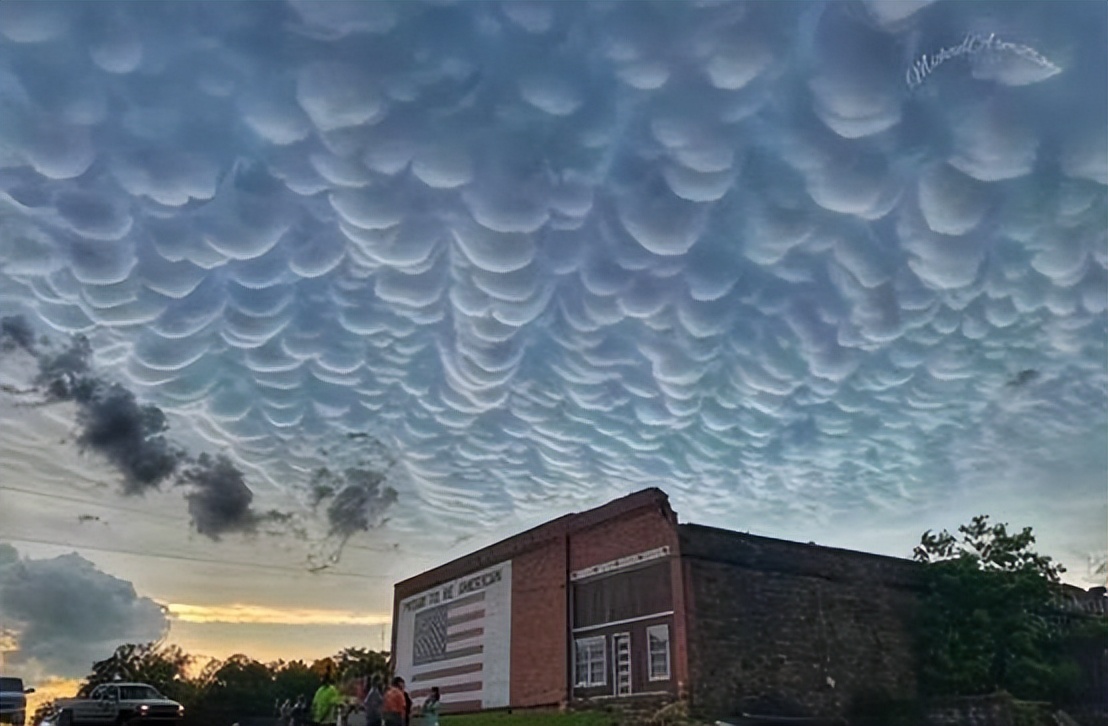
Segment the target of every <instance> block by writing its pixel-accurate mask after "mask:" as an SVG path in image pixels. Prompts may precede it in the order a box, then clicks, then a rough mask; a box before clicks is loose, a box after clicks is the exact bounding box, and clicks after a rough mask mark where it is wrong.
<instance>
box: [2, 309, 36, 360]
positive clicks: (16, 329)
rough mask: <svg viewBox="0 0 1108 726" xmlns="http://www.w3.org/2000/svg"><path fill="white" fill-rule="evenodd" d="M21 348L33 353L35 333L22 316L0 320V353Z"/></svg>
mask: <svg viewBox="0 0 1108 726" xmlns="http://www.w3.org/2000/svg"><path fill="white" fill-rule="evenodd" d="M13 348H22V349H23V350H26V351H27V352H28V353H34V352H35V331H34V330H33V329H32V328H31V324H30V323H29V322H27V318H25V317H23V316H22V315H5V316H4V317H2V318H0V351H7V350H11V349H13Z"/></svg>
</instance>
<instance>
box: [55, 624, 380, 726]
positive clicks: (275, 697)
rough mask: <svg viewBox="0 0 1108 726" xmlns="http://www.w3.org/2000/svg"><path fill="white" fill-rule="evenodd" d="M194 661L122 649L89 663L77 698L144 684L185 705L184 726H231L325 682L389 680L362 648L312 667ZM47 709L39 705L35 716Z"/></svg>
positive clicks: (179, 653) (174, 652)
mask: <svg viewBox="0 0 1108 726" xmlns="http://www.w3.org/2000/svg"><path fill="white" fill-rule="evenodd" d="M198 660H199V659H197V658H195V657H193V656H190V655H188V654H187V653H185V652H184V651H183V650H181V649H180V648H179V647H177V646H174V645H165V644H161V643H141V644H133V643H129V644H126V645H121V646H119V647H118V648H117V649H116V651H115V653H113V654H112V656H111V657H110V658H106V659H104V660H102V661H98V662H97V663H94V664H93V666H92V671H91V672H90V673H89V675H88V676H87V677H86V678H85V680H84V682H83V683H82V684H81V687H80V689H79V691H78V694H79V695H88V694H89V693H91V692H92V689H93V688H95V687H96V686H98V685H100V684H102V683H111V682H113V681H117V680H119V681H135V682H139V683H148V684H150V685H151V686H154V687H155V688H157V689H158V690H159V691H161V692H162V693H164V694H165V695H166V696H168V697H169V698H172V699H174V700H176V701H178V702H180V703H181V704H182V705H184V706H185V720H184V722H183V724H182V726H230V725H231V724H233V723H236V722H240V721H242V720H243V719H245V718H249V717H265V716H270V715H272V714H273V712H274V710H275V708H276V705H277V704H278V703H279V702H281V701H284V700H285V699H289V700H291V701H295V700H296V698H297V697H298V696H304V697H305V698H306V699H307V700H308V701H309V702H310V701H311V698H312V696H313V695H314V693H315V691H316V689H317V688H318V687H319V686H320V684H321V682H322V681H323V679H324V678H329V679H335V680H337V681H339V682H340V683H346V684H350V683H354V682H357V681H358V679H360V678H363V677H372V676H373V675H377V674H380V675H382V676H383V677H387V676H388V653H381V652H376V651H371V650H366V649H364V648H344V649H343V650H342V651H340V652H339V653H337V654H336V655H334V656H333V657H330V658H322V659H320V660H317V661H315V662H313V663H312V664H311V665H309V664H307V663H305V662H304V661H299V660H294V661H276V662H274V663H261V662H259V661H256V660H254V659H253V658H250V657H248V656H245V655H241V654H240V655H233V656H231V657H229V658H227V659H226V660H211V661H209V662H208V663H206V664H205V665H204V666H203V667H202V668H199V669H197V665H198ZM51 708H52V706H51V705H49V704H48V705H45V706H43V707H42V709H40V710H41V712H42V713H40V714H38V716H41V715H44V714H45V713H47V712H49V711H50V710H51ZM35 722H36V723H37V720H36V721H35Z"/></svg>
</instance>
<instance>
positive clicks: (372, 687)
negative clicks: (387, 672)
mask: <svg viewBox="0 0 1108 726" xmlns="http://www.w3.org/2000/svg"><path fill="white" fill-rule="evenodd" d="M382 685H383V684H382V682H381V676H377V675H375V676H373V681H372V682H371V683H370V684H369V692H368V693H366V694H365V700H364V701H363V702H362V704H363V705H364V706H365V724H366V726H381V711H382V709H383V707H384V705H385V694H384V693H382V691H381V686H382Z"/></svg>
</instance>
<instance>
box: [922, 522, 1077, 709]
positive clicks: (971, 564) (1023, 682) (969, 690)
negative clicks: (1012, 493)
mask: <svg viewBox="0 0 1108 726" xmlns="http://www.w3.org/2000/svg"><path fill="white" fill-rule="evenodd" d="M958 534H959V535H960V536H955V535H952V534H951V533H950V532H947V531H946V530H944V531H942V532H940V533H937V534H936V533H934V532H931V531H928V532H925V533H924V534H923V537H922V538H921V541H920V544H919V546H918V547H916V548H915V553H914V554H915V559H916V560H917V561H919V562H922V563H924V564H925V565H926V567H925V569H924V580H925V585H926V593H925V595H924V599H923V607H922V610H921V615H920V622H919V626H920V627H919V644H920V656H921V659H920V676H921V686H922V688H923V690H924V691H925V692H926V693H927V694H928V695H975V694H982V693H993V692H996V691H999V690H1004V691H1007V692H1009V693H1011V694H1012V695H1014V696H1016V697H1018V698H1028V699H1045V700H1052V699H1056V698H1059V697H1060V696H1061V695H1062V694H1065V693H1066V692H1067V690H1069V689H1070V688H1072V684H1073V682H1074V681H1075V679H1076V678H1077V675H1078V673H1077V668H1076V665H1075V664H1074V663H1073V661H1072V660H1071V659H1070V658H1069V657H1068V652H1067V648H1066V647H1065V642H1066V640H1067V623H1068V621H1067V617H1066V616H1065V615H1064V614H1063V613H1062V612H1061V610H1060V608H1059V607H1058V603H1057V598H1058V593H1059V587H1058V584H1057V583H1058V582H1059V578H1060V575H1061V574H1062V573H1063V572H1064V571H1065V570H1064V568H1063V567H1061V566H1060V565H1058V564H1055V563H1054V562H1053V561H1052V560H1051V558H1049V557H1046V556H1044V555H1040V554H1038V553H1037V552H1035V551H1034V550H1033V549H1032V546H1033V545H1034V544H1035V537H1034V535H1033V534H1032V532H1031V528H1030V527H1026V528H1024V529H1023V530H1021V531H1019V532H1017V533H1010V532H1009V531H1008V527H1007V525H1006V524H990V522H989V518H988V517H987V516H978V517H974V518H973V520H972V521H971V522H970V523H969V524H966V525H962V526H961V527H959V528H958Z"/></svg>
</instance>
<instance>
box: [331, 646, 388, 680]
mask: <svg viewBox="0 0 1108 726" xmlns="http://www.w3.org/2000/svg"><path fill="white" fill-rule="evenodd" d="M331 660H332V661H334V663H335V675H336V677H337V678H338V679H339V680H340V681H346V680H350V679H357V678H372V677H373V676H374V674H380V675H381V677H382V678H383V677H385V676H386V675H387V674H388V669H389V661H388V655H387V654H386V653H381V652H378V651H375V650H369V649H367V648H343V649H342V650H341V651H339V652H338V653H337V654H336V655H335V656H334V657H333V658H332V659H331Z"/></svg>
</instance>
